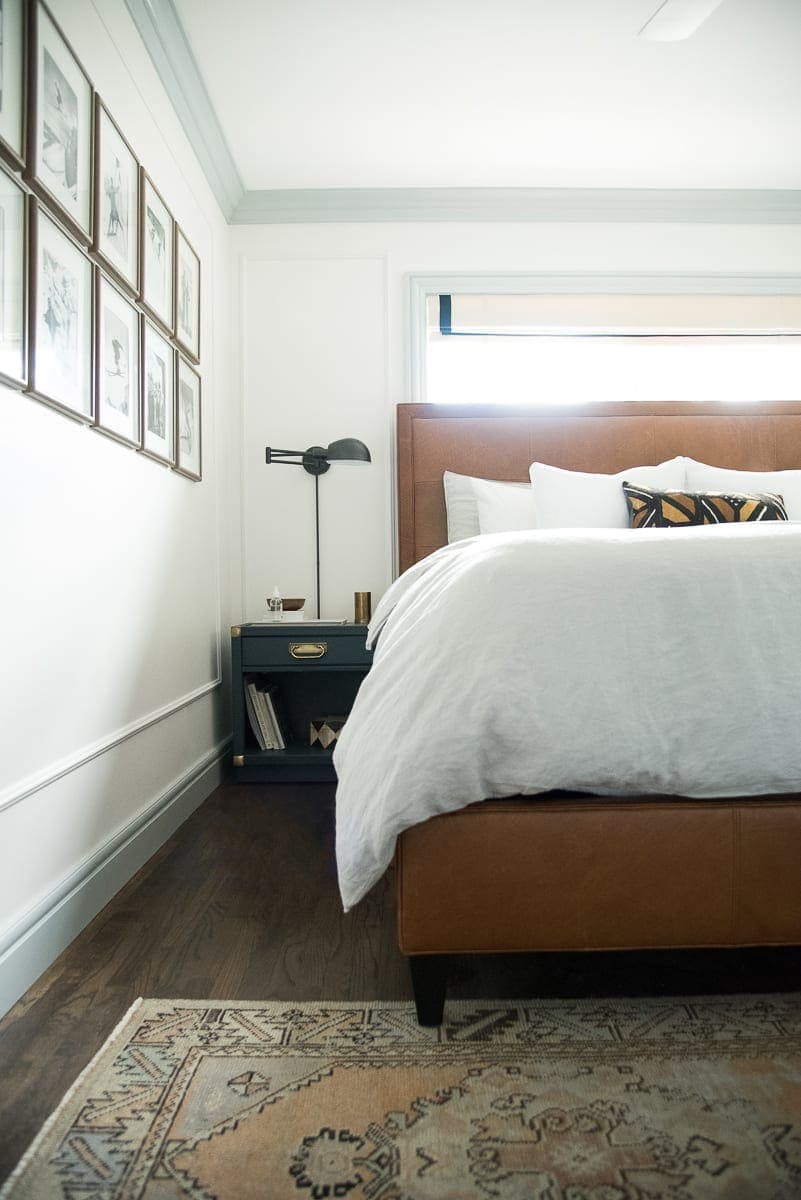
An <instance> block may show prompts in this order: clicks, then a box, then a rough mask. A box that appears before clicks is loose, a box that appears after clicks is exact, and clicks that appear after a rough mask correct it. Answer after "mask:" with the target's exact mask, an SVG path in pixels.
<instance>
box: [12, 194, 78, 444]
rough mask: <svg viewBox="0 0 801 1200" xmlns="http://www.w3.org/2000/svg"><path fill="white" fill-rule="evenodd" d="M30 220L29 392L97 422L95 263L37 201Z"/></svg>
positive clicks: (71, 414)
mask: <svg viewBox="0 0 801 1200" xmlns="http://www.w3.org/2000/svg"><path fill="white" fill-rule="evenodd" d="M30 221H31V314H32V319H31V327H32V328H31V339H30V342H31V345H30V356H29V384H28V390H29V391H30V392H32V393H33V395H35V396H36V397H38V399H40V400H45V401H46V402H47V403H48V404H53V405H55V406H56V407H57V408H59V409H61V410H62V411H63V412H66V413H68V414H69V415H70V416H74V417H77V418H78V420H81V421H91V420H92V417H93V415H94V414H93V409H92V264H91V263H90V261H89V259H88V258H87V256H86V254H85V253H84V252H83V250H82V249H81V247H80V246H78V245H77V244H76V243H75V242H74V241H73V239H72V238H71V237H70V236H69V235H68V234H67V233H66V232H65V231H64V230H63V229H62V228H61V226H60V225H58V224H57V223H56V222H55V221H54V220H53V218H52V217H50V216H49V215H48V214H47V212H45V210H44V209H43V208H42V206H41V205H40V204H37V203H36V202H35V201H33V202H32V204H31V215H30Z"/></svg>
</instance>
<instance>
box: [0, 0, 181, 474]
mask: <svg viewBox="0 0 801 1200" xmlns="http://www.w3.org/2000/svg"><path fill="white" fill-rule="evenodd" d="M200 275H201V261H200V258H199V256H198V254H197V253H196V251H195V250H194V249H193V247H192V245H191V243H190V242H189V239H188V238H187V237H186V235H185V234H184V232H183V230H182V228H181V227H180V226H179V224H178V222H177V221H176V220H175V218H174V216H173V213H172V211H171V209H170V207H169V202H168V198H166V197H164V196H163V195H162V194H161V193H160V192H159V190H158V189H157V187H156V184H155V183H154V181H153V180H152V179H151V177H150V175H149V174H148V172H147V169H146V166H145V164H144V163H143V162H142V161H141V159H140V158H139V157H138V156H137V154H136V151H135V150H134V148H133V147H132V146H131V144H130V143H129V141H128V140H127V138H126V137H125V134H124V132H123V130H122V129H121V128H120V126H119V125H118V124H117V122H116V121H115V119H114V117H113V115H112V113H111V111H110V110H109V109H108V108H107V106H106V104H105V103H104V101H103V99H102V98H101V96H100V95H99V94H98V93H97V92H96V91H95V89H94V87H93V84H92V81H91V79H90V77H89V75H88V74H87V72H86V71H85V70H84V68H83V66H82V64H81V62H80V60H79V59H78V57H77V55H76V54H75V52H74V50H73V49H72V47H71V45H70V43H69V41H68V40H67V38H66V37H65V36H64V33H63V31H62V30H61V28H60V27H59V25H58V23H57V22H56V21H55V20H54V18H53V16H52V14H51V13H50V11H49V9H48V8H47V5H46V4H45V3H44V2H43V0H0V382H2V383H4V384H7V385H9V386H11V387H14V388H17V389H19V390H21V391H24V392H25V393H27V394H28V395H30V396H31V397H32V398H34V399H36V400H39V401H41V402H43V403H44V404H46V405H48V406H49V407H51V408H52V409H53V410H54V411H56V412H59V413H61V414H63V415H65V416H68V417H70V418H72V419H74V420H77V421H81V422H83V423H84V424H86V425H88V426H91V427H92V428H93V429H95V430H97V431H98V432H100V433H103V434H105V435H107V436H108V437H110V438H113V439H114V440H115V441H116V442H118V443H119V444H120V445H122V446H127V447H129V448H133V449H135V450H137V451H139V453H140V454H141V456H142V457H143V459H150V460H152V461H153V462H157V463H161V464H163V465H165V466H168V467H170V468H171V469H172V470H173V471H174V473H175V474H176V475H179V476H182V477H184V478H186V479H191V480H195V481H199V480H200V479H201V478H202V464H201V427H202V410H201V378H200V373H199V366H200V322H201V304H200V295H201V292H200Z"/></svg>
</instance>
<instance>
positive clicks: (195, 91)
mask: <svg viewBox="0 0 801 1200" xmlns="http://www.w3.org/2000/svg"><path fill="white" fill-rule="evenodd" d="M125 4H126V7H127V9H128V12H129V13H130V14H131V18H132V19H133V22H134V25H135V26H136V28H137V30H138V31H139V35H140V37H141V38H142V41H143V42H144V44H145V48H146V50H147V52H148V54H149V55H150V57H151V59H152V60H153V65H154V66H155V68H156V71H157V73H158V75H159V78H160V79H161V82H162V83H163V84H164V87H165V89H166V92H167V95H168V97H169V99H170V101H171V103H172V106H173V108H174V109H175V111H176V113H177V114H178V119H179V120H180V122H181V124H182V125H183V127H184V131H185V133H186V136H187V137H188V139H189V143H190V145H191V146H192V149H193V150H194V152H195V154H196V156H197V159H198V162H199V163H200V166H201V169H202V171H203V174H204V175H205V176H206V179H207V180H208V183H209V187H210V188H211V190H212V192H213V193H214V196H215V198H216V200H217V203H218V204H219V206H220V208H221V209H222V211H223V215H224V216H225V219H226V221H230V220H231V217H232V214H233V213H234V211H235V209H236V208H237V206H238V205H239V203H240V201H241V199H242V196H243V194H244V191H245V187H244V184H243V183H242V179H241V177H240V174H239V170H238V168H237V165H236V163H235V162H234V157H233V155H232V154H231V150H230V147H229V145H228V142H227V140H226V137H225V134H224V133H223V131H222V126H221V125H220V120H219V117H218V116H217V112H216V110H215V108H214V105H213V104H212V102H211V99H210V97H209V93H208V91H207V90H206V85H205V83H204V81H203V76H202V75H201V73H200V70H199V68H198V65H197V62H196V60H195V56H194V54H193V53H192V48H191V46H190V44H189V39H188V38H187V36H186V31H185V30H184V27H183V24H182V22H181V18H180V17H179V16H178V12H177V10H176V8H175V5H174V3H173V0H125Z"/></svg>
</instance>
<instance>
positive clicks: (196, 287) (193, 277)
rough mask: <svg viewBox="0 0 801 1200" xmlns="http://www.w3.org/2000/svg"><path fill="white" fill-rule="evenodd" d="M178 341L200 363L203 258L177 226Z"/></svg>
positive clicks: (190, 356) (176, 289)
mask: <svg viewBox="0 0 801 1200" xmlns="http://www.w3.org/2000/svg"><path fill="white" fill-rule="evenodd" d="M175 340H176V342H177V343H178V345H179V346H180V347H181V348H182V349H183V350H184V351H185V352H186V355H187V357H188V358H191V359H192V362H196V363H197V362H200V259H199V258H198V256H197V255H196V254H195V252H194V250H193V249H192V246H191V245H190V243H189V241H188V239H187V238H186V237H184V234H183V230H182V229H181V228H180V227H179V225H178V223H177V222H176V225H175Z"/></svg>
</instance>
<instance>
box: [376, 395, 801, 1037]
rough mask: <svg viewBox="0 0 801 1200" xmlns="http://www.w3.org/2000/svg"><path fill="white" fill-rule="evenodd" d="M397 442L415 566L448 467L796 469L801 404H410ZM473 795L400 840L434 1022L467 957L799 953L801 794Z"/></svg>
mask: <svg viewBox="0 0 801 1200" xmlns="http://www.w3.org/2000/svg"><path fill="white" fill-rule="evenodd" d="M397 445H398V516H399V551H400V554H399V558H400V567H401V570H402V571H407V570H408V569H409V568H411V567H413V566H414V564H416V563H420V562H421V560H423V559H426V560H427V561H428V559H427V556H429V555H432V554H434V552H435V551H437V550H439V548H440V547H443V546H444V545H445V544H446V542H447V529H446V517H445V505H444V498H443V489H442V476H443V472H444V471H446V470H450V471H454V472H458V473H462V474H465V475H471V476H476V477H481V478H486V479H493V480H509V481H521V482H522V481H525V480H527V478H528V468H529V464H530V463H531V462H532V461H534V460H535V459H536V460H539V461H541V462H544V463H549V464H552V465H554V466H557V467H563V468H568V469H571V470H577V471H591V472H607V473H613V472H617V471H620V470H622V469H624V468H626V467H627V466H629V465H631V464H632V463H643V464H646V463H654V464H656V463H659V462H662V461H663V460H666V459H670V458H672V457H673V456H675V455H689V456H691V457H693V458H696V459H699V460H702V461H704V462H707V463H714V464H717V465H719V466H725V467H730V468H733V469H738V470H763V471H773V470H784V469H793V468H798V467H801V403H799V404H796V403H784V402H782V403H760V404H751V405H730V406H725V405H709V404H686V403H685V404H660V405H654V404H623V403H621V404H593V405H591V406H589V405H588V406H586V407H584V408H581V409H569V410H565V409H553V410H549V409H545V408H537V409H525V410H521V409H519V408H516V409H504V408H497V407H492V408H489V407H488V408H481V409H477V408H475V407H470V408H464V409H461V408H452V407H448V408H444V407H438V406H433V405H425V404H409V405H399V407H398V440H397ZM786 534H787V538H788V539H790V540H791V539H792V538H793V537H794V536H797V535H798V530H796V531H795V532H794V533H793V532H791V531H786ZM482 540H483V539H482ZM752 540H753V539H752ZM788 544H790V543H789V542H788ZM435 560H436V556H435ZM766 645H769V643H766ZM777 661H778V660H777ZM777 670H780V665H777ZM785 741H786V739H785ZM796 786H798V787H799V788H800V789H801V783H799V784H797V785H796ZM750 790H751V791H752V790H753V789H752V788H751V789H750ZM735 791H736V789H735ZM473 799H474V796H472V795H468V794H467V793H466V795H465V800H464V805H465V806H464V807H460V808H459V809H458V810H456V811H448V812H444V813H442V814H441V815H436V816H433V817H431V818H430V819H427V820H425V821H423V822H422V823H419V824H413V825H411V827H409V828H405V829H404V830H403V831H402V832H401V833H400V836H399V837H398V839H397V852H396V863H397V899H398V939H399V945H400V949H401V950H402V952H403V953H404V954H406V955H408V956H409V958H410V966H411V971H412V979H413V984H414V990H415V1000H416V1004H417V1013H418V1018H419V1020H420V1021H421V1023H423V1024H438V1023H439V1022H440V1021H441V1019H442V1011H443V1002H444V997H445V989H446V981H447V966H448V956H449V955H453V954H469V953H481V954H487V953H509V952H531V951H558V950H574V951H575V950H582V951H584V950H587V951H590V950H601V949H621V950H623V949H650V948H667V947H670V948H679V947H734V946H750V945H760V946H765V945H796V944H799V943H801V883H800V882H799V880H801V872H799V863H801V790H799V791H796V790H792V791H788V792H786V793H782V794H773V792H772V791H771V792H770V794H767V795H759V796H755V795H753V794H749V795H747V796H739V795H737V794H732V789H728V790H727V792H726V794H725V795H723V796H714V795H712V796H704V797H703V798H698V797H696V798H687V797H684V796H681V795H676V794H673V795H651V794H647V793H644V794H642V795H636V794H634V795H632V794H629V795H627V796H625V797H620V796H608V797H599V796H588V795H587V794H584V793H576V792H560V791H551V792H549V793H547V794H546V795H539V796H537V797H536V798H533V799H532V798H528V797H524V796H520V795H510V796H508V797H502V798H496V799H484V800H481V802H479V803H473V802H471V801H472V800H473Z"/></svg>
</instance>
